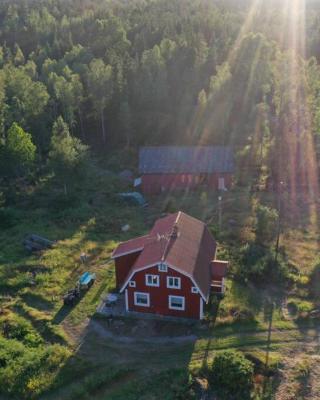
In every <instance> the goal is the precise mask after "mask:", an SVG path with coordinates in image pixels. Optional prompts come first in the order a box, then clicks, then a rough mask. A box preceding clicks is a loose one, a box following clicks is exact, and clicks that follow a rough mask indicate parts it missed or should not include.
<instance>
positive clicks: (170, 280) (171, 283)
mask: <svg viewBox="0 0 320 400" xmlns="http://www.w3.org/2000/svg"><path fill="white" fill-rule="evenodd" d="M167 288H169V289H181V279H180V278H178V277H176V276H167Z"/></svg>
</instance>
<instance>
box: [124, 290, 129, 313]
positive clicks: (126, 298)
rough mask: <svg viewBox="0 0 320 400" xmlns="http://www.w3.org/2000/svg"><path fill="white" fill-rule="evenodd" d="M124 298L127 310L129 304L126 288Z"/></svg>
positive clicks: (127, 309)
mask: <svg viewBox="0 0 320 400" xmlns="http://www.w3.org/2000/svg"><path fill="white" fill-rule="evenodd" d="M125 300H126V311H129V306H128V289H126V291H125Z"/></svg>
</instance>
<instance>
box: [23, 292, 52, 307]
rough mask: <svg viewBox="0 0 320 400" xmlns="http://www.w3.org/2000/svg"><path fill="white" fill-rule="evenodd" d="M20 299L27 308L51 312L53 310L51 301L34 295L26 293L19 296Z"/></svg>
mask: <svg viewBox="0 0 320 400" xmlns="http://www.w3.org/2000/svg"><path fill="white" fill-rule="evenodd" d="M20 297H21V298H22V299H23V301H24V302H25V303H26V304H27V305H28V306H29V307H33V308H36V309H38V310H40V311H51V310H52V309H53V308H54V304H53V303H52V302H51V301H49V300H47V299H46V298H45V297H43V296H41V295H39V294H36V293H32V292H27V293H23V294H21V295H20Z"/></svg>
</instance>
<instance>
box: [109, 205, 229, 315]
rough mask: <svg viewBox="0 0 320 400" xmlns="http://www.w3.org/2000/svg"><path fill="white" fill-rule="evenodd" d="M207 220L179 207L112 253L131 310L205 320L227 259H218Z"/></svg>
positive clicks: (220, 285) (221, 286) (220, 290)
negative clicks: (205, 305)
mask: <svg viewBox="0 0 320 400" xmlns="http://www.w3.org/2000/svg"><path fill="white" fill-rule="evenodd" d="M216 248H217V245H216V242H215V240H214V238H213V237H212V235H211V233H210V231H209V229H208V228H207V226H206V224H205V223H203V222H201V221H200V220H198V219H196V218H193V217H191V216H190V215H187V214H185V213H183V212H181V211H179V212H177V213H174V214H170V215H168V216H166V217H163V218H160V219H158V220H157V221H156V222H155V224H154V226H153V228H152V229H151V231H150V233H149V234H148V235H145V236H140V237H137V238H134V239H131V240H129V241H127V242H123V243H121V244H120V245H119V246H118V247H117V248H116V249H115V250H114V252H113V254H112V257H113V259H114V260H115V270H116V284H117V288H118V290H119V291H120V292H122V293H125V304H126V310H127V311H136V312H146V313H154V314H160V315H167V316H175V317H184V318H193V319H202V318H203V316H204V304H205V303H207V302H208V300H209V296H210V293H211V292H212V291H214V292H216V293H223V292H224V290H225V276H226V273H227V267H228V263H227V262H225V261H219V260H216V257H215V256H216Z"/></svg>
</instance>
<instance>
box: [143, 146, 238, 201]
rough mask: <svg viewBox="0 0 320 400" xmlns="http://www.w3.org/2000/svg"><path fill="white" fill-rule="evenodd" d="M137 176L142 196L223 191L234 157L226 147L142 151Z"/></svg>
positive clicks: (161, 148) (229, 177)
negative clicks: (196, 190)
mask: <svg viewBox="0 0 320 400" xmlns="http://www.w3.org/2000/svg"><path fill="white" fill-rule="evenodd" d="M139 172H140V174H141V176H142V190H143V192H144V193H149V194H155V193H160V192H164V191H169V190H174V189H194V188H196V187H198V186H199V185H206V186H208V187H209V188H212V189H220V190H226V189H228V188H230V186H231V183H232V175H233V173H234V157H233V151H232V148H231V147H229V146H158V147H142V148H140V152H139Z"/></svg>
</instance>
